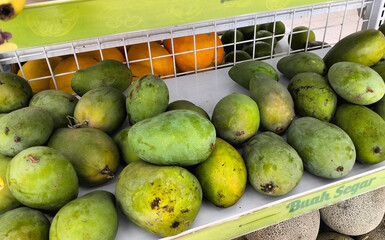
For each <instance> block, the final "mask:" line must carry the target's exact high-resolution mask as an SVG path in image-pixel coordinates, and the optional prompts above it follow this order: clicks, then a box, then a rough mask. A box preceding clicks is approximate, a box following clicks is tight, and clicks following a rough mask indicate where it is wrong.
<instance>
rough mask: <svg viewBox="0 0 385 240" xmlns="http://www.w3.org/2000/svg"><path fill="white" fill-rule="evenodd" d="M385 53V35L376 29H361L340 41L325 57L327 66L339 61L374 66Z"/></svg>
mask: <svg viewBox="0 0 385 240" xmlns="http://www.w3.org/2000/svg"><path fill="white" fill-rule="evenodd" d="M384 54H385V37H384V35H383V34H382V33H381V31H378V30H375V29H367V30H361V31H358V32H355V33H352V34H350V35H348V36H346V37H344V38H343V39H341V40H340V41H338V42H337V43H336V44H335V45H334V46H333V47H332V48H331V49H330V50H329V51H328V52H327V54H326V55H325V57H324V58H323V60H324V62H325V64H326V66H327V68H330V67H331V66H332V65H333V64H334V63H337V62H355V63H359V64H362V65H365V66H372V65H373V64H375V63H376V62H378V61H379V60H380V59H381V57H382V56H383V55H384Z"/></svg>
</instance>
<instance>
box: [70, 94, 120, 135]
mask: <svg viewBox="0 0 385 240" xmlns="http://www.w3.org/2000/svg"><path fill="white" fill-rule="evenodd" d="M126 116H127V115H126V108H125V96H124V94H123V93H121V92H120V91H119V90H117V89H115V88H112V87H100V88H95V89H92V90H90V91H88V92H87V93H86V94H84V95H83V97H82V98H81V99H80V100H79V102H78V103H77V104H76V106H75V110H74V118H75V123H76V125H78V126H82V127H90V128H97V129H100V130H102V131H104V132H106V133H112V132H113V131H115V130H117V129H118V128H120V126H121V125H122V124H123V122H124V120H125V119H126Z"/></svg>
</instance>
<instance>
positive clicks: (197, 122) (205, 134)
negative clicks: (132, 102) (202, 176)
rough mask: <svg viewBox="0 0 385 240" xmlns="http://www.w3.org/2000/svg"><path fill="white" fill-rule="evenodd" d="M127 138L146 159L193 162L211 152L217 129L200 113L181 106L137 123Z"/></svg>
mask: <svg viewBox="0 0 385 240" xmlns="http://www.w3.org/2000/svg"><path fill="white" fill-rule="evenodd" d="M127 138H128V144H129V145H130V146H131V147H132V150H133V152H134V153H135V154H136V155H137V156H138V157H140V158H141V159H143V160H144V161H147V162H151V163H154V164H159V165H180V166H191V165H194V164H198V163H200V162H203V161H204V160H206V159H207V158H208V157H209V156H210V154H211V153H212V151H213V149H214V147H215V138H216V132H215V127H214V125H213V124H212V123H211V122H210V121H209V120H207V119H206V118H204V117H202V116H201V115H200V114H198V113H196V112H194V111H191V110H181V109H180V110H173V111H169V112H165V113H161V114H159V115H157V116H155V117H152V118H149V119H145V120H143V121H141V122H138V123H136V124H135V125H133V126H132V127H131V129H130V131H129V132H128V136H127Z"/></svg>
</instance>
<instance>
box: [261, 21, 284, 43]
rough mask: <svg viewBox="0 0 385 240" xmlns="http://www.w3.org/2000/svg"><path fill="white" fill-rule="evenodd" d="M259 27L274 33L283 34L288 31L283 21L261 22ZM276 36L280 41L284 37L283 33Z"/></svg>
mask: <svg viewBox="0 0 385 240" xmlns="http://www.w3.org/2000/svg"><path fill="white" fill-rule="evenodd" d="M274 25H275V26H274ZM258 29H259V30H267V31H269V32H271V33H274V35H282V34H285V32H286V27H285V24H284V23H283V22H281V21H276V22H269V23H263V24H259V25H258ZM275 38H276V39H277V41H279V40H281V39H282V38H283V35H282V36H279V37H275Z"/></svg>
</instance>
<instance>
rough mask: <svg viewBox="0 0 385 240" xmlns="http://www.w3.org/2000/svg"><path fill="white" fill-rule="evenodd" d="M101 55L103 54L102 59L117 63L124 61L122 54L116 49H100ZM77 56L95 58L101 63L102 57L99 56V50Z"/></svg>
mask: <svg viewBox="0 0 385 240" xmlns="http://www.w3.org/2000/svg"><path fill="white" fill-rule="evenodd" d="M102 53H103V59H113V60H116V61H119V62H125V61H126V60H125V58H124V56H123V54H122V52H121V51H120V50H119V49H118V48H106V49H102ZM77 56H90V57H93V58H96V59H97V60H98V61H99V62H100V61H102V56H100V51H99V50H95V51H91V52H84V53H79V54H78V55H77Z"/></svg>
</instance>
